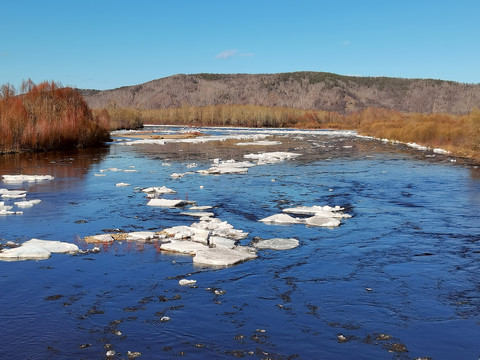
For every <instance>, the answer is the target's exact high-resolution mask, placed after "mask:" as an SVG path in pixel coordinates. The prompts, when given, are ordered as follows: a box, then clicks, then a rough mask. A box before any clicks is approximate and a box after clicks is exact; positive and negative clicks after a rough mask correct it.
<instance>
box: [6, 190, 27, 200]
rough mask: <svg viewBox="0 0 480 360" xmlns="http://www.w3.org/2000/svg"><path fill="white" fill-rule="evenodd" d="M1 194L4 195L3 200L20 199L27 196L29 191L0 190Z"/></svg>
mask: <svg viewBox="0 0 480 360" xmlns="http://www.w3.org/2000/svg"><path fill="white" fill-rule="evenodd" d="M0 194H2V198H8V199H20V198H24V197H26V196H27V191H26V190H7V189H0Z"/></svg>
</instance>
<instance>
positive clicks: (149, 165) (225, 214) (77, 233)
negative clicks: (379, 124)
mask: <svg viewBox="0 0 480 360" xmlns="http://www.w3.org/2000/svg"><path fill="white" fill-rule="evenodd" d="M269 140H280V141H282V145H278V146H269V147H254V148H252V147H239V146H236V145H235V143H236V142H237V141H225V142H221V143H206V144H168V145H164V146H155V145H141V146H140V145H139V146H131V147H130V146H123V145H112V146H111V147H110V148H109V149H108V150H107V152H105V151H100V152H96V153H90V154H87V153H84V154H83V155H84V156H79V155H77V156H73V155H71V154H66V155H65V156H63V157H62V156H60V157H52V155H50V154H49V155H48V156H46V157H41V156H39V157H38V158H35V159H33V158H32V160H27V159H28V157H26V158H25V159H24V160H12V159H7V158H4V159H0V174H6V173H15V172H18V171H19V169H20V171H22V172H23V173H25V174H27V173H31V174H40V173H43V174H47V173H48V174H51V175H54V176H56V179H55V180H54V181H52V182H45V183H38V184H34V185H28V184H27V185H26V184H22V185H21V186H24V187H25V186H26V187H28V190H29V191H30V192H31V193H30V192H29V195H28V197H31V198H40V199H42V202H41V203H40V204H38V205H36V206H35V207H33V208H31V209H26V210H25V211H24V214H23V215H22V216H13V217H11V216H9V217H3V218H0V238H2V239H4V241H7V240H15V239H17V238H18V239H28V238H31V237H39V238H48V239H52V240H63V241H69V242H78V238H80V237H83V236H86V235H92V234H97V233H101V232H102V229H117V228H118V229H122V230H125V231H135V230H146V229H163V228H166V227H170V226H175V225H189V224H191V223H192V222H193V221H194V220H193V219H191V218H189V217H185V216H183V215H180V211H181V210H172V209H158V208H148V207H147V206H145V204H146V199H145V198H144V196H143V195H142V194H141V193H138V192H136V191H135V190H134V187H147V186H161V185H165V186H168V187H170V188H173V189H175V190H177V192H178V193H177V194H176V195H174V196H175V197H179V198H186V197H188V198H189V199H191V200H196V201H197V203H198V204H199V205H212V206H214V209H213V211H214V212H215V215H216V216H217V217H218V218H220V219H222V220H226V221H228V222H229V223H231V224H232V225H234V226H235V227H236V228H238V229H242V230H244V231H247V232H249V233H250V236H249V237H248V238H247V239H245V240H244V241H242V243H243V244H248V243H249V242H250V240H251V239H252V237H253V236H261V237H263V238H269V237H296V238H298V239H299V240H300V244H301V245H300V246H299V247H298V248H296V249H293V250H289V251H283V252H276V251H272V250H263V251H260V252H259V258H258V259H256V260H253V261H249V262H246V263H243V264H240V265H238V266H236V267H232V268H226V269H221V270H211V269H203V268H197V267H194V266H193V265H192V261H191V257H190V256H178V255H177V256H175V255H168V254H163V253H158V252H157V251H156V249H155V247H154V246H153V245H151V244H136V243H115V244H113V245H112V246H108V247H105V248H104V249H103V251H102V252H101V253H99V254H91V255H87V256H67V255H55V256H53V257H52V258H51V259H48V260H44V261H39V262H33V261H27V262H15V263H2V262H0V290H1V294H2V296H1V298H0V309H1V311H0V322H1V323H2V324H3V326H2V329H1V330H0V333H1V335H2V336H1V339H2V341H1V342H0V354H3V355H2V356H5V357H7V358H8V357H13V358H23V359H29V358H30V359H39V358H42V359H48V358H52V359H57V358H84V359H98V358H104V357H105V353H106V351H107V349H108V348H112V349H114V350H115V351H116V356H115V358H118V359H120V358H128V357H127V351H139V352H141V353H142V356H141V357H140V358H142V359H144V358H145V359H155V358H165V359H168V358H177V357H180V358H185V359H198V358H215V359H220V358H225V359H229V358H235V357H245V358H254V359H263V358H265V359H266V358H271V359H287V358H301V359H343V358H358V359H373V358H375V359H376V358H379V359H391V358H400V359H414V358H419V357H431V358H433V359H452V358H465V359H467V358H470V359H473V358H478V356H479V355H480V348H479V346H478V339H479V338H480V325H479V324H480V286H479V282H478V279H479V275H480V261H479V259H480V258H479V257H480V199H479V194H480V180H479V176H478V169H474V168H471V167H467V166H465V165H459V164H458V163H457V164H453V163H452V162H451V161H450V158H449V157H442V156H436V157H425V155H424V154H423V153H419V152H415V151H412V150H409V149H405V148H399V147H397V146H392V145H387V144H383V143H378V142H373V141H366V140H358V139H357V140H356V139H353V138H351V137H342V136H340V137H325V136H314V135H308V134H305V135H302V134H296V135H292V136H290V137H288V138H285V137H283V136H280V135H278V134H277V137H273V138H271V139H269ZM258 151H293V152H298V153H301V154H302V156H301V157H299V158H297V159H295V160H290V161H286V162H283V163H280V164H275V165H264V166H257V167H253V168H250V169H249V172H248V174H246V175H222V176H202V175H199V174H188V175H186V176H185V177H183V178H181V179H172V178H171V177H170V174H172V173H173V172H179V173H181V172H186V171H191V170H193V171H194V170H197V169H205V168H208V167H209V166H210V164H211V160H212V159H213V158H224V159H229V158H234V159H237V160H241V159H243V155H244V154H245V153H252V152H258ZM71 159H74V160H71ZM192 162H195V163H197V165H198V166H197V167H196V168H189V167H187V165H188V164H191V163H192ZM109 168H117V169H135V170H137V172H122V171H107V172H104V173H103V174H104V175H105V176H95V174H100V170H102V169H109ZM272 180H275V181H272ZM118 182H127V183H130V184H131V186H130V187H123V188H117V187H116V186H115V184H116V183H118ZM0 187H7V188H11V187H12V186H10V185H8V184H1V185H0ZM15 187H18V186H17V185H15ZM201 187H202V188H201ZM296 205H308V206H309V205H332V206H334V205H340V206H344V207H345V208H346V209H347V212H348V213H350V214H351V215H353V217H352V218H350V219H347V220H345V221H344V222H343V224H342V226H340V227H339V228H336V229H320V228H309V227H305V226H302V225H292V226H272V225H266V224H263V223H260V222H258V221H257V220H258V219H261V218H263V217H265V216H269V215H272V214H275V213H278V212H279V211H281V209H284V208H286V207H291V206H296ZM78 243H79V244H80V245H82V246H84V245H83V244H82V243H81V242H78ZM183 277H188V278H192V279H195V280H197V285H198V287H197V288H189V287H180V286H179V285H178V279H181V278H183ZM215 290H221V291H220V292H217V293H215ZM163 316H168V317H170V318H171V320H170V321H167V322H165V321H162V320H161V319H162V317H163ZM108 344H110V345H108Z"/></svg>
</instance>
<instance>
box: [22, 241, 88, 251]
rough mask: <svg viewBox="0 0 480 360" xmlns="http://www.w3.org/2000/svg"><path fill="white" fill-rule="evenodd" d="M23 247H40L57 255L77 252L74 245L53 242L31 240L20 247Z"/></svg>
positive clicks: (76, 247)
mask: <svg viewBox="0 0 480 360" xmlns="http://www.w3.org/2000/svg"><path fill="white" fill-rule="evenodd" d="M24 246H32V247H41V248H43V249H46V250H48V251H50V252H51V253H59V254H65V253H74V252H77V251H78V250H79V249H78V246H77V245H75V244H71V243H67V242H63V241H54V240H40V239H31V240H28V241H26V242H24V243H23V244H22V247H24Z"/></svg>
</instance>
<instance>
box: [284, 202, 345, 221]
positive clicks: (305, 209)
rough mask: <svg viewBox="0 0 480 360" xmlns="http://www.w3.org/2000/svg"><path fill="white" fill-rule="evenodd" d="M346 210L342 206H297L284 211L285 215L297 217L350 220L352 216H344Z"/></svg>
mask: <svg viewBox="0 0 480 360" xmlns="http://www.w3.org/2000/svg"><path fill="white" fill-rule="evenodd" d="M343 210H345V209H344V208H342V207H340V206H338V205H337V206H335V207H331V206H328V205H325V206H318V205H314V206H297V207H294V208H287V209H283V210H282V211H283V212H284V213H289V214H297V215H317V216H324V217H331V218H340V219H341V218H350V217H351V215H349V214H344V213H343V212H342V211H343Z"/></svg>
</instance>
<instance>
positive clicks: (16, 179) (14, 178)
mask: <svg viewBox="0 0 480 360" xmlns="http://www.w3.org/2000/svg"><path fill="white" fill-rule="evenodd" d="M43 180H53V176H50V175H3V181H4V182H9V183H22V182H35V181H43Z"/></svg>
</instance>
